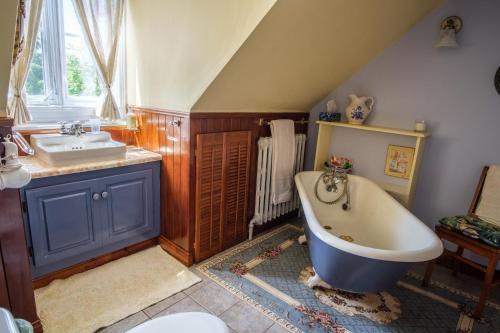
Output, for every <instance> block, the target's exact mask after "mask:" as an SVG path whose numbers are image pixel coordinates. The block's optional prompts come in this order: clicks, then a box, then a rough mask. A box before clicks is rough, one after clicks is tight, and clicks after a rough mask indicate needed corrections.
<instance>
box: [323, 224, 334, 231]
mask: <svg viewBox="0 0 500 333" xmlns="http://www.w3.org/2000/svg"><path fill="white" fill-rule="evenodd" d="M323 229H326V230H332V227H330V226H329V225H324V226H323Z"/></svg>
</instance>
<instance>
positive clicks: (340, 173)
mask: <svg viewBox="0 0 500 333" xmlns="http://www.w3.org/2000/svg"><path fill="white" fill-rule="evenodd" d="M346 181H347V171H346V170H345V169H341V168H336V167H334V166H328V167H326V172H325V173H324V174H323V183H324V184H325V185H326V190H327V191H328V192H335V193H336V192H337V191H338V187H337V184H339V183H344V182H346Z"/></svg>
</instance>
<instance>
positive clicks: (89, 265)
mask: <svg viewBox="0 0 500 333" xmlns="http://www.w3.org/2000/svg"><path fill="white" fill-rule="evenodd" d="M155 245H158V238H157V237H155V238H152V239H148V240H145V241H142V242H140V243H137V244H133V245H130V246H127V247H125V248H123V249H121V250H117V251H113V252H111V253H108V254H104V255H101V256H99V257H96V258H94V259H90V260H87V261H84V262H82V263H79V264H76V265H73V266H71V267H68V268H64V269H61V270H59V271H56V272H53V273H50V274H47V275H44V276H41V277H39V278H36V279H34V280H33V289H38V288H41V287H45V286H46V285H48V284H49V283H51V282H52V281H54V280H57V279H66V278H68V277H70V276H72V275H75V274H78V273H83V272H85V271H88V270H90V269H93V268H96V267H99V266H102V265H104V264H107V263H108V262H111V261H113V260H117V259H120V258H123V257H126V256H129V255H131V254H134V253H137V252H140V251H143V250H146V249H148V248H150V247H153V246H155ZM35 332H36V331H35Z"/></svg>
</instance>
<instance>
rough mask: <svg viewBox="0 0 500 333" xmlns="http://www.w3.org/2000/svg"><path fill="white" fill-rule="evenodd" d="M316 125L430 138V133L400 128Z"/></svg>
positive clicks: (341, 124)
mask: <svg viewBox="0 0 500 333" xmlns="http://www.w3.org/2000/svg"><path fill="white" fill-rule="evenodd" d="M316 124H320V125H324V126H333V127H346V128H353V129H358V130H363V131H371V132H380V133H387V134H396V135H404V136H413V137H417V138H426V137H428V136H430V133H428V132H417V131H413V130H407V129H400V128H392V127H380V126H370V125H353V124H349V123H344V122H333V121H332V122H329V121H317V122H316Z"/></svg>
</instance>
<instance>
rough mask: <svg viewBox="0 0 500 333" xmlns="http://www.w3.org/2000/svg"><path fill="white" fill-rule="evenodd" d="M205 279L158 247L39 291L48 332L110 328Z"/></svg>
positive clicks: (78, 332)
mask: <svg viewBox="0 0 500 333" xmlns="http://www.w3.org/2000/svg"><path fill="white" fill-rule="evenodd" d="M199 281H200V278H199V277H197V276H196V275H195V274H193V273H192V272H190V271H189V270H188V269H187V268H186V267H185V266H183V265H182V264H180V263H179V262H178V261H176V260H175V259H174V258H173V257H171V256H170V255H168V254H167V253H166V252H164V251H163V250H162V249H161V248H160V247H159V246H157V247H154V248H151V249H148V250H145V251H142V252H139V253H136V254H133V255H131V256H128V257H125V258H122V259H118V260H116V261H113V262H110V263H108V264H106V265H103V266H100V267H97V268H95V269H92V270H90V271H87V272H84V273H81V274H76V275H74V276H72V277H69V278H67V279H64V280H56V281H54V282H52V283H51V284H50V285H48V286H46V287H44V288H40V289H37V290H35V298H36V306H37V310H38V315H39V316H40V319H41V321H42V325H43V328H44V332H45V333H72V332H75V333H86V332H89V333H91V332H94V331H96V330H97V329H99V328H101V327H105V326H109V325H111V324H113V323H115V322H117V321H119V320H120V319H122V318H125V317H127V316H129V315H131V314H133V313H136V312H138V311H140V310H142V309H144V308H146V307H148V306H149V305H151V304H154V303H156V302H159V301H160V300H162V299H164V298H167V297H168V296H170V295H172V294H175V293H177V292H179V291H182V290H184V289H186V288H188V287H190V286H192V285H193V284H195V283H197V282H199Z"/></svg>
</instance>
